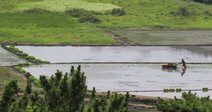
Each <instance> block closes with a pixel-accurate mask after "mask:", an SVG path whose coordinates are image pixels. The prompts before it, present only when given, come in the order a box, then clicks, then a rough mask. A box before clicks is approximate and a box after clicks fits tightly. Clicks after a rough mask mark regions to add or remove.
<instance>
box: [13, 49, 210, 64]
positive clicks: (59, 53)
mask: <svg viewBox="0 0 212 112" xmlns="http://www.w3.org/2000/svg"><path fill="white" fill-rule="evenodd" d="M16 47H17V48H19V49H20V50H22V51H24V52H26V53H28V54H29V55H31V56H35V57H36V58H39V59H41V60H47V61H50V62H51V63H68V62H179V61H181V59H182V58H183V59H184V60H185V61H186V62H200V63H201V62H202V63H210V62H212V46H207V47H204V46H170V47H166V46H163V47H162V46H154V47H153V46H152V47H147V46H146V47H145V46H143V47H141V46H132V47H129V46H126V47H123V46H122V47H73V46H63V47H61V46H57V47H45V46H16Z"/></svg>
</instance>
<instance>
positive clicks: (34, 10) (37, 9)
mask: <svg viewBox="0 0 212 112" xmlns="http://www.w3.org/2000/svg"><path fill="white" fill-rule="evenodd" d="M21 13H27V14H31V13H36V14H37V13H38V14H39V13H52V12H51V11H48V10H45V9H41V8H31V9H26V10H23V11H22V12H21Z"/></svg>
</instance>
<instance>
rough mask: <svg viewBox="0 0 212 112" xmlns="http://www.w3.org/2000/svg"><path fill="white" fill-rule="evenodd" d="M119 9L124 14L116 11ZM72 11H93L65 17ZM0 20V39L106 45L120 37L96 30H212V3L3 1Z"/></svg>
mask: <svg viewBox="0 0 212 112" xmlns="http://www.w3.org/2000/svg"><path fill="white" fill-rule="evenodd" d="M117 8H120V9H121V8H124V11H125V12H126V15H122V16H118V15H113V14H112V11H113V9H117ZM34 9H39V10H34ZM71 9H84V10H87V11H91V13H90V12H89V13H88V12H84V14H82V15H80V16H81V17H72V16H70V15H66V13H65V11H66V10H71ZM29 10H30V11H29ZM78 14H81V12H80V13H79V12H78ZM79 18H81V19H85V20H88V19H93V18H94V19H98V20H99V21H100V22H98V23H91V22H89V21H87V22H82V21H79ZM0 21H1V22H0V41H1V42H13V41H15V42H18V43H25V44H72V45H73V44H78V45H88V44H92V45H100V44H104V45H106V44H115V43H117V41H116V40H114V39H112V38H110V37H109V35H106V34H103V33H101V32H97V31H96V29H99V28H103V29H104V28H107V29H108V28H109V29H110V28H212V5H207V4H204V3H197V2H193V1H191V0H9V1H5V0H0Z"/></svg>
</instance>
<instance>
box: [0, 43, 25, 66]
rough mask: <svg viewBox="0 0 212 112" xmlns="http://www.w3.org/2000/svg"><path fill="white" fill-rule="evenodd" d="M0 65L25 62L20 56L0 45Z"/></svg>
mask: <svg viewBox="0 0 212 112" xmlns="http://www.w3.org/2000/svg"><path fill="white" fill-rule="evenodd" d="M0 57H1V58H0V66H12V65H17V64H18V63H26V61H25V60H24V59H22V58H19V57H18V56H16V55H15V54H13V53H11V52H9V51H7V50H5V49H3V48H2V47H1V46H0Z"/></svg>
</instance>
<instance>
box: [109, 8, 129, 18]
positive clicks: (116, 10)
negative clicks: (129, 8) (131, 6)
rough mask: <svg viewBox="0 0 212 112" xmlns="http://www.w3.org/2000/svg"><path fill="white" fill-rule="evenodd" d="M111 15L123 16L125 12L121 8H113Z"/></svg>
mask: <svg viewBox="0 0 212 112" xmlns="http://www.w3.org/2000/svg"><path fill="white" fill-rule="evenodd" d="M111 14H112V15H117V16H123V15H126V12H125V10H124V9H123V8H114V9H113V10H112V11H111Z"/></svg>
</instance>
